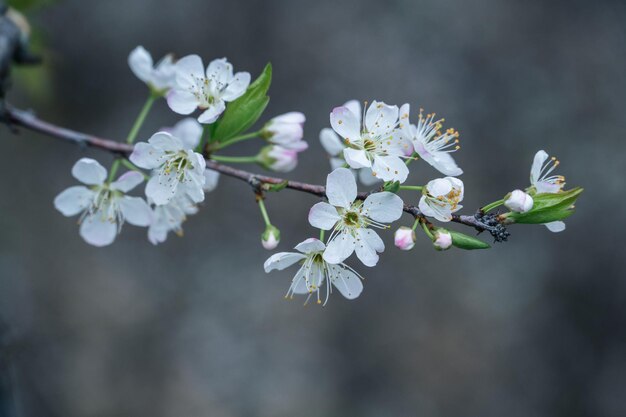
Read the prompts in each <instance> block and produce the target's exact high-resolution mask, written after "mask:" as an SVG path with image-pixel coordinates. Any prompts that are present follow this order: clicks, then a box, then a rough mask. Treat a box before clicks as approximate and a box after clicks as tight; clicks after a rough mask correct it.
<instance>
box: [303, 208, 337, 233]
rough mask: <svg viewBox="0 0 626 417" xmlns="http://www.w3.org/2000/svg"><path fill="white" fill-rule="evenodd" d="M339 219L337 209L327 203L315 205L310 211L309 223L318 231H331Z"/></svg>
mask: <svg viewBox="0 0 626 417" xmlns="http://www.w3.org/2000/svg"><path fill="white" fill-rule="evenodd" d="M339 219H341V217H340V216H339V214H338V213H337V209H336V208H335V207H333V206H331V205H330V204H328V203H326V202H320V203H317V204H315V205H314V206H313V207H311V210H310V211H309V223H310V224H311V226H313V227H317V228H318V229H322V230H330V229H332V228H333V226H335V223H337V221H339Z"/></svg>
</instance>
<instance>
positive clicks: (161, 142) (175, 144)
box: [148, 132, 184, 152]
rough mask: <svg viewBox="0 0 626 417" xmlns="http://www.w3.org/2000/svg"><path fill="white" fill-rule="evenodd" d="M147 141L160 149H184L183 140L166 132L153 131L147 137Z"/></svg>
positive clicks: (174, 150)
mask: <svg viewBox="0 0 626 417" xmlns="http://www.w3.org/2000/svg"><path fill="white" fill-rule="evenodd" d="M148 143H149V144H150V145H152V146H154V147H155V148H156V149H160V150H162V151H169V152H177V151H180V150H183V149H184V146H183V142H181V140H180V139H178V138H177V137H176V136H174V135H172V134H170V133H168V132H157V133H155V134H154V135H152V137H151V138H150V139H148Z"/></svg>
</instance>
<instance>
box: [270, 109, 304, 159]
mask: <svg viewBox="0 0 626 417" xmlns="http://www.w3.org/2000/svg"><path fill="white" fill-rule="evenodd" d="M305 120H306V118H305V117H304V114H302V113H300V112H291V113H285V114H282V115H280V116H276V117H274V118H273V119H272V120H270V121H269V122H267V124H266V125H265V126H264V127H263V131H262V136H263V137H264V138H266V139H267V140H268V141H269V142H270V143H272V144H274V145H279V146H282V147H283V148H287V149H291V150H295V151H298V152H302V151H303V150H305V149H306V148H308V144H307V143H306V142H305V141H303V140H302V137H303V135H304V132H303V129H302V125H303V124H304V121H305Z"/></svg>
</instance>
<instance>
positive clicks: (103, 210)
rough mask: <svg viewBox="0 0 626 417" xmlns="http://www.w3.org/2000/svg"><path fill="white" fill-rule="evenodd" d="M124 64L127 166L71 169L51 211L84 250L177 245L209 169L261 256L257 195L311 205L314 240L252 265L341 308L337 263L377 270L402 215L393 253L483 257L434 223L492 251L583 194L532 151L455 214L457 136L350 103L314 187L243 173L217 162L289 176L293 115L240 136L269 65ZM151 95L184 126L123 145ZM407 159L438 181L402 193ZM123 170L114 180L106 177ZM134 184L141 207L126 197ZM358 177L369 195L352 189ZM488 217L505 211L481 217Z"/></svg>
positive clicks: (562, 213)
mask: <svg viewBox="0 0 626 417" xmlns="http://www.w3.org/2000/svg"><path fill="white" fill-rule="evenodd" d="M128 62H129V65H130V67H131V70H132V71H133V73H134V74H135V75H136V76H137V77H138V78H139V79H140V80H142V81H143V82H144V83H145V84H146V85H147V86H148V88H149V90H150V97H149V99H148V101H147V103H146V106H144V109H143V110H142V111H141V113H140V115H139V117H138V119H137V122H136V123H135V125H134V126H133V128H132V129H131V132H130V133H129V136H128V139H127V143H128V144H133V149H132V152H131V153H130V155H128V158H127V159H122V158H118V159H116V160H115V162H114V163H113V165H112V167H111V169H110V170H109V172H108V173H107V170H106V169H105V168H104V167H103V166H102V165H100V163H98V162H97V161H95V160H93V159H90V158H82V159H80V160H79V161H78V162H77V163H76V164H75V165H74V167H73V168H72V175H73V176H74V177H75V178H76V179H77V180H78V181H80V182H81V183H83V184H84V185H79V186H73V187H70V188H68V189H66V190H65V191H63V192H62V193H60V194H59V195H58V196H57V197H56V199H55V201H54V204H55V207H56V208H57V209H58V210H59V211H60V212H61V213H62V214H63V215H65V216H74V215H78V214H80V217H79V224H80V235H81V236H82V237H83V239H84V240H85V241H87V242H88V243H90V244H92V245H95V246H106V245H109V244H111V243H112V242H113V241H114V240H115V237H116V236H117V235H118V234H119V233H120V231H121V230H122V226H123V224H124V223H126V222H128V223H130V224H132V225H135V226H141V227H147V228H148V239H149V241H150V242H152V243H153V244H155V245H156V244H158V243H162V242H164V241H165V240H166V239H167V236H168V234H169V232H174V233H176V234H177V235H182V233H183V228H182V225H183V223H184V222H185V221H186V219H187V217H188V216H190V215H193V214H196V213H197V212H198V211H199V205H201V204H202V203H203V202H204V200H205V195H206V193H207V192H210V191H212V190H214V189H215V188H216V187H217V184H218V181H219V175H220V174H219V172H220V171H221V172H223V173H226V174H228V175H232V176H235V177H237V178H240V179H245V180H247V181H248V182H249V183H250V185H252V186H253V190H254V192H255V195H256V201H257V203H258V205H259V209H260V213H261V217H262V218H263V221H264V223H265V227H264V231H263V233H262V234H261V243H262V246H263V247H264V248H265V249H267V250H274V249H275V248H277V247H278V245H279V244H280V240H281V233H280V230H279V229H278V228H277V227H276V226H275V225H274V224H272V222H271V221H270V216H269V213H268V211H267V209H266V207H265V203H264V199H265V197H266V196H265V193H266V192H269V191H280V190H282V189H284V188H286V187H288V188H293V189H300V190H301V191H306V192H310V193H313V194H316V195H318V196H322V197H323V200H322V201H319V202H317V203H315V204H314V205H313V206H312V207H311V209H310V211H309V214H308V221H309V224H310V225H311V226H312V227H314V228H316V229H318V231H319V239H317V238H309V239H306V240H304V241H302V242H301V243H299V244H298V245H296V246H295V249H296V251H297V252H279V253H276V254H274V255H272V256H270V257H269V259H267V261H266V262H265V265H264V268H265V271H266V272H270V271H273V270H283V269H285V268H287V267H289V266H292V265H296V264H297V265H298V269H297V272H296V273H295V275H294V277H293V279H292V281H291V285H290V287H289V289H288V291H287V295H286V296H287V297H288V298H291V297H293V296H294V295H296V294H302V295H306V296H307V297H306V300H307V301H308V300H309V299H311V298H312V299H314V300H316V301H317V303H320V304H325V303H326V302H328V300H329V297H330V294H331V293H332V292H333V291H334V290H336V291H338V292H339V293H340V294H341V295H343V296H344V297H345V298H347V299H354V298H357V297H358V296H359V295H360V294H361V293H362V291H363V282H362V280H363V278H362V276H361V275H360V274H359V273H358V272H356V270H355V269H353V268H352V267H350V266H348V265H347V264H346V262H348V261H349V258H351V256H352V255H353V254H354V255H355V256H356V258H357V259H358V260H359V261H360V262H361V263H362V264H363V265H364V266H365V267H374V266H376V265H377V264H378V262H379V261H380V256H381V254H382V253H383V252H384V251H385V240H384V238H383V237H381V235H380V234H379V231H384V230H386V229H389V228H390V227H391V224H392V223H394V222H396V221H398V220H400V218H401V217H402V214H403V213H404V212H406V213H408V214H410V215H412V227H409V226H407V225H403V226H400V227H399V228H398V229H397V230H396V232H395V234H394V236H393V242H394V244H395V246H396V247H397V248H398V249H400V250H403V251H410V250H412V249H413V248H414V247H415V246H416V243H417V233H416V231H423V232H424V235H425V236H426V237H427V238H428V240H429V242H430V244H431V245H432V246H433V247H434V249H436V250H438V251H444V250H447V249H449V248H451V247H452V246H455V247H457V248H461V249H484V248H488V247H489V245H488V244H487V243H485V242H483V241H481V240H479V239H477V238H475V237H472V236H468V235H464V234H462V233H459V232H456V231H454V230H448V229H447V228H443V227H440V226H436V225H435V224H433V221H438V222H442V223H446V224H447V223H450V222H457V223H463V224H466V225H470V226H472V227H475V228H477V229H478V230H479V231H483V230H488V231H489V232H490V233H491V234H492V236H494V238H495V239H496V241H502V240H505V238H506V237H508V236H509V232H508V231H507V230H506V227H507V226H508V225H510V224H513V223H520V224H524V223H526V224H545V226H546V227H547V228H548V229H549V230H551V231H553V232H558V231H562V230H564V229H565V223H563V221H562V220H563V219H565V218H566V217H568V216H569V215H571V214H572V209H573V204H574V202H575V201H576V199H577V197H578V196H579V195H580V193H581V192H582V189H580V188H574V189H572V190H564V185H565V179H564V177H563V176H560V175H555V174H554V170H555V169H556V167H557V166H558V165H559V162H558V161H557V160H556V158H550V157H549V156H548V154H547V153H546V152H545V151H543V150H541V151H539V152H537V154H536V155H535V158H534V161H533V164H532V167H531V172H530V186H529V187H527V188H526V189H524V190H521V189H515V190H513V191H511V192H510V193H508V194H506V195H505V196H504V197H503V198H502V199H500V200H497V201H495V202H493V203H490V204H487V205H486V206H484V207H482V208H481V209H480V210H479V211H478V213H477V214H476V215H474V216H460V215H459V214H458V213H457V212H458V211H459V210H460V209H461V208H462V207H463V206H462V205H461V203H462V202H463V198H464V194H465V188H464V184H463V181H462V180H461V179H459V178H458V176H460V175H461V174H463V170H462V169H461V168H459V166H458V165H457V163H456V161H455V160H454V158H453V157H452V153H453V152H455V151H457V150H459V148H460V147H459V136H460V135H459V132H458V131H456V130H455V129H453V128H449V127H448V128H444V122H445V120H444V119H443V118H438V117H436V115H435V114H434V113H428V114H425V113H424V111H423V110H422V109H420V110H419V112H418V113H417V115H415V114H414V115H413V123H412V121H411V119H412V117H411V114H410V109H411V107H410V105H409V104H403V105H401V106H397V105H391V104H386V103H384V102H382V101H377V100H373V101H371V102H370V103H369V105H368V103H367V102H365V104H364V105H363V106H361V104H360V103H359V102H358V101H356V100H350V101H348V102H346V103H344V104H343V105H342V106H339V107H335V108H334V109H333V110H332V111H331V112H330V116H329V124H330V127H326V128H324V129H322V130H321V131H320V134H319V139H320V142H321V145H322V147H323V148H324V149H325V150H326V152H327V153H328V155H329V158H330V166H331V172H330V173H329V174H328V175H327V177H326V184H325V186H324V187H322V186H316V185H312V184H303V183H295V182H289V181H285V180H281V179H279V178H268V177H261V176H256V175H254V174H252V173H249V172H247V171H241V170H236V169H234V168H232V167H226V166H224V165H221V164H220V163H231V164H237V163H244V164H248V163H256V164H258V165H260V166H262V167H264V168H266V169H268V170H272V171H276V172H288V171H291V170H293V169H294V168H295V167H296V166H297V164H298V156H299V154H300V153H301V152H303V151H305V150H306V149H307V148H308V144H307V142H306V141H305V140H304V123H305V120H306V118H305V116H304V114H302V113H300V112H288V113H285V114H282V115H279V116H276V117H273V118H271V119H270V120H269V121H267V122H265V123H264V124H263V125H262V127H261V128H260V129H259V130H256V131H252V132H246V131H247V130H248V129H250V128H251V127H252V126H254V124H255V122H257V120H258V119H259V117H260V116H261V114H262V113H263V111H264V109H265V107H266V105H267V103H268V100H269V98H268V97H267V91H268V88H269V85H270V81H271V66H270V65H268V66H266V68H265V70H264V71H263V73H262V74H261V75H260V76H259V77H258V78H257V79H256V80H255V81H254V82H251V76H250V73H248V72H234V70H233V66H232V65H231V64H230V63H229V62H228V61H227V60H226V58H220V59H215V60H212V61H211V62H210V63H209V65H208V66H207V67H206V68H205V66H204V64H203V61H202V59H201V58H200V57H199V56H197V55H189V56H186V57H183V58H181V59H180V60H178V61H175V60H174V59H173V58H172V56H171V55H167V56H166V57H165V58H163V59H162V60H161V61H159V62H158V63H157V64H156V66H155V65H154V63H153V59H152V57H151V55H150V54H149V53H148V52H147V51H146V50H145V49H144V48H142V47H137V48H136V49H135V50H134V51H132V52H131V54H130V56H129V59H128ZM161 97H164V98H165V99H166V102H167V105H168V106H169V108H170V109H171V110H172V111H173V112H174V113H177V114H181V115H192V114H193V113H194V112H196V111H197V110H199V112H198V114H197V117H196V116H190V117H187V118H184V119H182V120H180V121H179V122H178V123H176V124H175V125H174V126H173V127H171V128H164V129H160V130H159V131H157V132H155V133H154V134H152V135H151V136H150V137H149V139H148V140H147V141H140V142H138V143H136V144H135V139H136V138H137V135H138V132H139V131H140V128H141V126H142V124H143V122H144V120H145V118H146V116H147V114H148V112H149V110H150V108H151V106H152V103H153V102H154V101H155V100H156V99H158V98H161ZM249 139H258V140H259V141H260V143H261V144H262V146H261V147H260V149H259V151H258V153H257V154H256V155H253V156H234V155H224V154H222V151H223V150H224V149H226V148H228V147H230V146H232V145H234V144H236V143H239V142H241V141H244V140H249ZM420 159H421V160H423V161H425V162H426V163H427V164H428V165H430V166H431V167H432V168H434V169H435V170H436V171H438V172H439V173H440V174H441V176H440V177H436V178H432V179H430V180H429V181H424V182H421V183H418V184H417V185H410V184H409V183H408V181H409V178H410V169H409V167H410V166H411V163H413V162H414V161H417V160H420ZM207 161H209V162H207ZM122 165H123V166H124V167H126V168H127V171H126V172H125V173H123V174H122V175H120V176H119V177H118V176H117V172H118V169H119V168H120V167H121V166H122ZM144 180H145V181H146V185H145V189H144V193H145V197H139V196H130V195H128V193H130V192H131V191H132V190H134V189H135V188H136V187H137V186H138V185H139V184H141V183H142V182H143V181H144ZM357 180H359V181H360V182H361V183H362V184H364V185H365V186H368V187H375V188H374V189H373V190H370V191H369V192H359V191H358V187H357ZM402 193H406V194H402ZM401 195H402V197H401ZM501 206H503V207H505V208H507V209H508V210H509V211H508V212H504V213H501V212H500V211H497V212H492V210H494V209H496V208H498V207H501ZM464 218H465V219H464ZM468 218H469V220H467V219H468Z"/></svg>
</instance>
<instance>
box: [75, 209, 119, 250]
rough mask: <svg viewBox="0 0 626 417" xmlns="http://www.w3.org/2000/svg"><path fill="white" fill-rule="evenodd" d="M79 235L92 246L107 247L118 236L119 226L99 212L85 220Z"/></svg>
mask: <svg viewBox="0 0 626 417" xmlns="http://www.w3.org/2000/svg"><path fill="white" fill-rule="evenodd" d="M79 233H80V236H81V237H82V238H83V239H85V242H87V243H89V244H90V245H93V246H98V247H102V246H107V245H110V244H111V243H113V241H114V240H115V237H116V236H117V224H116V223H115V222H114V221H113V220H112V219H107V218H106V217H104V216H103V215H102V213H101V212H100V211H97V212H95V213H94V214H91V215H89V216H87V217H85V218H84V219H83V221H82V223H81V224H80V231H79Z"/></svg>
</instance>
